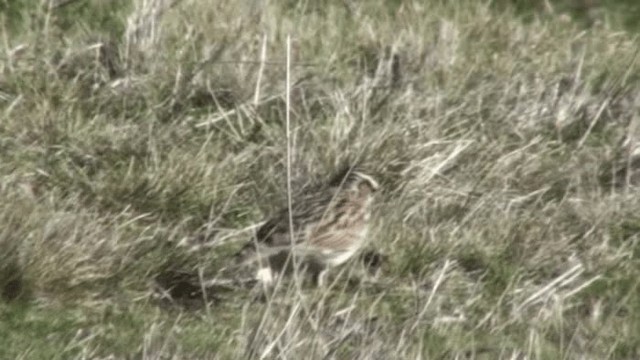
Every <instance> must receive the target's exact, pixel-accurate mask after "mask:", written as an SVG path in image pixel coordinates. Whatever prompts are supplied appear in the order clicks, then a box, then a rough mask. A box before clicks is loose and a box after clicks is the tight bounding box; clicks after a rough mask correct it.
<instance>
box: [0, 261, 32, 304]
mask: <svg viewBox="0 0 640 360" xmlns="http://www.w3.org/2000/svg"><path fill="white" fill-rule="evenodd" d="M28 295H29V291H28V288H27V286H26V283H25V280H24V277H23V273H22V270H21V269H20V268H19V267H18V266H17V265H15V264H10V265H9V266H7V267H6V268H5V269H4V271H3V274H2V279H0V297H1V298H2V300H4V301H6V302H12V301H16V300H20V299H24V298H26V297H28Z"/></svg>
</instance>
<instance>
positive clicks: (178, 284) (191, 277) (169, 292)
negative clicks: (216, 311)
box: [154, 269, 220, 310]
mask: <svg viewBox="0 0 640 360" xmlns="http://www.w3.org/2000/svg"><path fill="white" fill-rule="evenodd" d="M154 280H155V281H154V282H155V289H154V290H155V291H156V294H157V295H158V300H159V301H160V304H161V305H162V306H177V307H179V308H182V309H185V310H199V309H202V308H205V307H206V306H207V305H210V304H216V303H217V302H218V301H219V300H220V299H219V298H218V297H217V295H216V294H217V293H218V292H219V289H216V288H215V286H206V285H203V284H202V282H201V281H200V278H199V276H198V274H197V273H194V272H187V271H182V270H174V269H167V270H164V271H162V272H161V273H160V274H158V275H157V276H156V277H155V279H154Z"/></svg>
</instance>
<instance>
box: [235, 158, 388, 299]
mask: <svg viewBox="0 0 640 360" xmlns="http://www.w3.org/2000/svg"><path fill="white" fill-rule="evenodd" d="M378 188H379V185H378V183H377V182H376V181H375V180H374V179H373V178H372V177H371V176H369V175H366V174H364V173H363V172H361V171H359V170H357V169H354V168H346V169H345V170H343V171H341V172H340V173H338V174H337V175H336V176H334V177H333V179H331V180H330V181H329V182H328V183H326V184H321V185H319V186H316V187H314V188H312V189H311V190H308V191H306V192H304V193H303V194H302V195H300V196H298V197H294V199H292V205H291V210H292V211H291V219H290V216H289V208H288V207H285V208H284V209H282V210H280V211H279V212H277V214H276V215H275V216H273V217H272V218H271V219H270V220H268V221H267V222H266V223H265V224H264V225H263V226H262V227H261V228H260V229H259V230H258V232H257V236H256V238H255V241H252V242H250V243H248V244H247V245H246V246H245V247H244V248H243V249H242V250H241V251H240V253H239V254H238V257H239V260H241V261H246V259H247V258H249V257H252V258H254V259H255V258H257V259H258V262H259V263H260V268H259V270H258V272H257V275H256V277H257V279H258V280H259V281H260V282H261V283H263V284H264V285H267V286H269V285H271V284H272V283H273V280H274V273H275V274H277V273H280V272H281V271H283V270H285V269H286V270H290V269H291V264H292V263H296V264H302V266H303V267H302V268H304V269H305V270H307V271H309V272H310V273H311V274H312V276H313V279H314V281H315V282H316V284H317V285H318V286H324V279H325V276H326V273H327V270H328V269H329V268H332V267H335V266H338V265H340V264H342V263H344V262H345V261H347V260H348V259H349V258H351V257H352V256H353V255H354V254H355V253H356V252H357V251H358V250H359V249H360V248H361V247H362V246H363V245H364V243H365V240H366V237H367V230H368V227H369V226H368V225H369V218H370V213H371V203H372V200H373V195H374V193H375V192H376V191H377V190H378ZM291 223H292V224H293V229H291V227H290V224H291ZM292 230H293V231H292ZM291 235H293V238H292V237H291ZM291 254H292V255H293V256H294V258H295V261H293V259H289V256H290V255H291ZM298 260H300V261H299V262H298Z"/></svg>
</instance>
